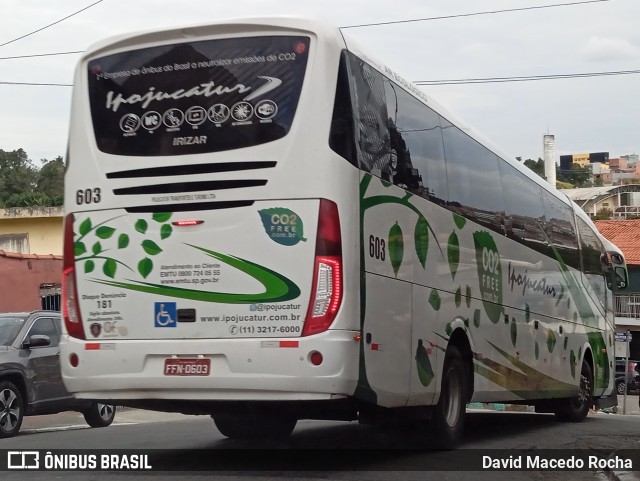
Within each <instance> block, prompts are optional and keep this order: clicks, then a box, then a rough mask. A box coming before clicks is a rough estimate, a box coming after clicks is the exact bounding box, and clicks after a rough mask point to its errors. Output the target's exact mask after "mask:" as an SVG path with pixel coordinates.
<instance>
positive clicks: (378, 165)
mask: <svg viewBox="0 0 640 481" xmlns="http://www.w3.org/2000/svg"><path fill="white" fill-rule="evenodd" d="M350 59H351V62H350V73H351V81H352V82H353V86H354V89H353V92H354V95H355V104H354V106H355V109H354V119H355V127H356V128H355V134H356V145H357V148H358V159H359V161H360V168H361V169H362V170H364V171H365V172H371V173H372V174H374V175H377V176H378V177H380V178H381V179H382V180H386V181H389V182H391V180H392V173H393V167H392V165H391V147H390V145H389V142H390V139H389V129H388V128H387V118H388V117H387V107H386V103H385V92H384V81H383V79H384V77H383V76H382V74H380V73H379V72H377V71H376V70H375V69H374V68H372V67H371V66H369V65H368V64H367V63H366V62H363V61H362V60H360V59H359V58H358V57H356V56H355V55H352V54H350Z"/></svg>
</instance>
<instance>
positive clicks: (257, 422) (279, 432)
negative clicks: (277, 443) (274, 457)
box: [211, 413, 298, 440]
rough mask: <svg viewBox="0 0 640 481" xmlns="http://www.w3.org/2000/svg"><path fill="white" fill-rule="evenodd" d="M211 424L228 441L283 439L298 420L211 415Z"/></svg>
mask: <svg viewBox="0 0 640 481" xmlns="http://www.w3.org/2000/svg"><path fill="white" fill-rule="evenodd" d="M211 417H212V418H213V422H214V423H215V425H216V427H217V428H218V431H220V433H221V434H222V435H223V436H226V437H227V438H230V439H245V440H260V439H284V438H286V437H288V436H289V435H290V434H291V433H292V432H293V430H294V428H295V427H296V424H297V422H298V420H297V419H296V418H291V417H287V416H279V415H270V414H245V413H242V414H236V413H233V414H227V413H225V414H212V415H211Z"/></svg>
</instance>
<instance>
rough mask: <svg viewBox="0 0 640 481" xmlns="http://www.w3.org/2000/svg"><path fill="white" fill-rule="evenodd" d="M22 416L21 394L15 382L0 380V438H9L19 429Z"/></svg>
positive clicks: (22, 403)
mask: <svg viewBox="0 0 640 481" xmlns="http://www.w3.org/2000/svg"><path fill="white" fill-rule="evenodd" d="M23 417H24V402H23V401H22V394H21V393H20V390H19V389H18V388H17V387H16V385H15V384H13V383H11V382H9V381H2V382H0V438H10V437H11V436H15V435H16V434H18V431H20V426H22V419H23Z"/></svg>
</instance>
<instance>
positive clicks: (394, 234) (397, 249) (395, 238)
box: [387, 222, 404, 276]
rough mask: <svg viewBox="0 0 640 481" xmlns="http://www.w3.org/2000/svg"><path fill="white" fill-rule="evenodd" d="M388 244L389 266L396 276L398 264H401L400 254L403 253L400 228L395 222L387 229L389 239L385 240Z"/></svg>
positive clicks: (398, 268)
mask: <svg viewBox="0 0 640 481" xmlns="http://www.w3.org/2000/svg"><path fill="white" fill-rule="evenodd" d="M387 245H388V246H389V260H390V261H391V267H392V268H393V273H394V274H395V275H396V276H397V275H398V271H399V270H400V266H401V265H402V256H403V255H404V239H403V237H402V229H401V228H400V226H399V225H398V223H397V222H396V223H395V224H394V225H392V226H391V229H389V240H388V242H387Z"/></svg>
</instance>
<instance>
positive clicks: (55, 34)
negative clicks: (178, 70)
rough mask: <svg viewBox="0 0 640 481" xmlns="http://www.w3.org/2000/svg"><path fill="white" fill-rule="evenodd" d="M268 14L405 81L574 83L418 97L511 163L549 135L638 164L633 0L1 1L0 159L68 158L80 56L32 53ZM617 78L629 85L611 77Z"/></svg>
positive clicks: (639, 57)
mask: <svg viewBox="0 0 640 481" xmlns="http://www.w3.org/2000/svg"><path fill="white" fill-rule="evenodd" d="M504 10H512V11H508V12H504ZM513 10H515V11H513ZM489 12H491V13H489ZM277 15H287V16H290V15H295V16H303V17H310V18H315V19H319V20H324V21H327V22H329V23H332V24H334V25H336V26H339V27H349V28H343V32H344V33H345V35H347V36H349V37H351V38H353V39H354V40H356V41H357V43H358V44H360V46H361V47H363V48H364V49H365V50H367V51H368V52H372V53H373V56H374V57H376V58H377V59H379V60H381V61H382V62H384V63H385V64H387V66H389V67H390V68H391V69H393V70H395V71H396V72H398V73H399V74H400V75H402V76H403V77H404V78H406V79H407V80H409V81H412V82H420V81H443V80H464V79H487V78H513V77H531V76H546V77H548V76H559V75H560V76H567V75H569V76H571V75H574V74H580V76H578V77H575V76H573V77H572V78H560V79H542V80H535V81H510V82H490V83H487V82H482V83H473V84H469V83H464V84H450V83H449V84H444V85H443V84H440V85H422V86H420V88H421V89H422V90H424V91H425V92H426V93H427V95H429V96H431V97H433V98H434V99H435V100H436V101H437V102H438V103H439V104H441V105H442V106H444V107H445V108H446V109H447V110H448V111H450V112H451V113H453V114H454V115H455V117H456V118H458V119H461V120H463V121H465V123H466V124H468V125H469V126H471V127H472V128H473V129H474V130H475V131H477V132H478V133H479V134H481V135H482V136H483V137H485V138H487V139H488V140H490V141H491V142H492V143H493V144H495V145H497V146H499V147H500V149H501V150H502V151H503V152H505V153H507V154H509V155H511V156H512V157H522V158H523V159H528V158H531V159H538V158H541V157H543V136H544V134H547V133H549V134H553V135H554V136H555V145H556V155H557V158H559V156H560V155H565V154H579V153H588V152H609V153H610V157H611V158H615V157H619V156H621V155H628V154H634V153H636V154H640V24H639V23H638V19H640V1H638V0H591V1H589V2H579V0H483V1H482V2H479V1H477V0H394V1H392V2H389V1H382V0H322V1H312V0H304V1H302V0H297V1H292V0H233V1H229V0H179V1H178V0H101V1H98V0H57V1H55V2H52V1H51V0H1V1H0V149H1V150H4V151H13V150H16V149H20V148H22V149H24V150H25V151H26V153H27V155H28V156H29V158H30V159H31V160H32V161H33V163H34V164H35V165H36V166H38V167H39V166H41V161H42V160H43V159H47V160H51V159H54V158H56V157H58V156H64V155H65V151H66V144H67V137H68V126H69V113H70V108H71V91H72V87H71V84H72V83H73V72H74V69H75V66H76V63H77V62H78V60H79V58H80V54H66V55H43V54H53V53H62V52H75V51H84V50H86V49H87V48H89V47H90V46H91V45H92V44H94V43H96V42H98V41H102V40H104V39H106V38H108V37H111V36H114V35H119V34H123V33H128V32H138V31H144V30H151V29H156V28H165V27H167V28H169V27H176V26H185V25H197V24H206V23H213V22H219V21H221V20H225V19H234V18H242V17H263V16H277ZM67 17H68V18H67ZM419 19H421V20H420V21H413V20H419ZM389 22H399V23H389ZM381 23H386V24H384V25H379V24H381ZM52 24H53V25H52ZM370 24H378V25H370ZM49 25H50V26H49ZM362 25H368V26H362ZM44 27H46V28H44ZM38 30H39V31H38ZM36 31H37V32H36ZM32 32H36V33H33V34H31V33H32ZM11 57H23V58H11ZM24 57H26V58H24ZM623 71H637V72H638V73H630V74H615V75H613V74H610V73H612V72H623ZM601 73H608V74H607V75H597V76H585V75H583V74H601ZM24 84H27V85H24ZM39 84H49V85H39ZM52 84H53V85H52Z"/></svg>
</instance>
